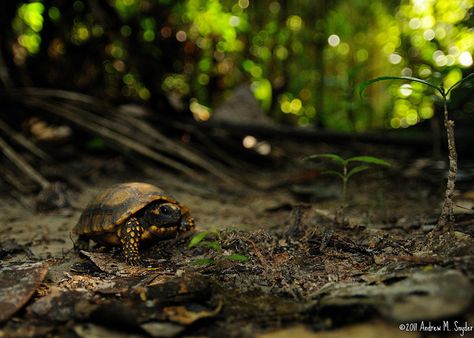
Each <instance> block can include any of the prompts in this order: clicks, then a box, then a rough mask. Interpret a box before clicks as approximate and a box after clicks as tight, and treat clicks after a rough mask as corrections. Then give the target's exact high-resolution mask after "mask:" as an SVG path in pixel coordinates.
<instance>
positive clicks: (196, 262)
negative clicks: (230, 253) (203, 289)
mask: <svg viewBox="0 0 474 338" xmlns="http://www.w3.org/2000/svg"><path fill="white" fill-rule="evenodd" d="M191 264H192V265H198V266H202V265H211V264H214V260H213V259H211V258H198V259H195V260H193V261H192V262H191Z"/></svg>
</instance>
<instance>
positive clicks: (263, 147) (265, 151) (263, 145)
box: [255, 141, 272, 155]
mask: <svg viewBox="0 0 474 338" xmlns="http://www.w3.org/2000/svg"><path fill="white" fill-rule="evenodd" d="M255 150H256V151H257V153H259V154H260V155H269V154H270V153H271V151H272V146H271V145H270V143H268V142H265V141H263V142H260V143H258V144H257V145H256V146H255Z"/></svg>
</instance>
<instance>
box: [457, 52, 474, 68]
mask: <svg viewBox="0 0 474 338" xmlns="http://www.w3.org/2000/svg"><path fill="white" fill-rule="evenodd" d="M458 60H459V64H460V65H461V66H464V67H469V66H471V65H472V56H471V53H469V52H467V51H466V52H462V53H461V54H460V55H459V58H458Z"/></svg>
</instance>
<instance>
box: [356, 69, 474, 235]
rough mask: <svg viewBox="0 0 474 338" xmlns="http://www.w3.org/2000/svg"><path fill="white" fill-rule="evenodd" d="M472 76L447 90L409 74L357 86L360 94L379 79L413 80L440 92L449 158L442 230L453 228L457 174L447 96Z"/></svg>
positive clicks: (471, 75) (372, 80) (452, 127)
mask: <svg viewBox="0 0 474 338" xmlns="http://www.w3.org/2000/svg"><path fill="white" fill-rule="evenodd" d="M473 78H474V73H471V74H469V75H468V76H466V77H465V78H464V79H461V80H460V81H458V82H456V83H455V84H453V85H452V86H451V87H449V88H448V89H447V90H446V89H445V88H444V86H443V84H441V85H440V86H437V85H435V84H433V83H431V82H428V81H425V80H421V79H418V78H416V77H411V76H381V77H377V78H375V79H371V80H368V81H365V82H363V83H362V84H360V86H359V94H360V96H362V93H363V92H364V90H365V89H366V88H367V87H368V86H370V85H371V84H373V83H376V82H380V81H387V80H405V81H414V82H419V83H422V84H424V85H426V86H428V87H430V88H432V89H434V90H435V91H437V92H438V93H439V94H441V97H442V100H443V107H444V126H445V128H446V133H447V139H448V159H449V172H448V180H447V183H446V190H445V197H444V203H443V207H442V209H441V214H440V217H439V220H438V228H440V229H442V230H443V231H445V232H446V231H449V232H452V230H453V228H454V211H453V208H454V202H453V195H454V187H455V184H456V174H457V159H458V158H457V153H456V144H455V142H454V121H452V120H450V119H449V115H448V97H449V94H450V93H451V92H452V91H453V90H454V89H455V88H457V87H458V86H460V85H461V84H462V83H464V82H466V81H467V80H472V79H473Z"/></svg>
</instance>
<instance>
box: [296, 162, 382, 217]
mask: <svg viewBox="0 0 474 338" xmlns="http://www.w3.org/2000/svg"><path fill="white" fill-rule="evenodd" d="M317 159H329V160H331V161H334V162H336V163H337V164H339V165H340V166H341V169H340V171H336V170H326V171H323V172H322V173H323V174H325V175H333V176H336V177H339V178H340V179H341V181H342V192H341V211H342V221H343V223H344V209H345V207H346V203H347V184H348V183H349V180H350V179H351V177H352V176H354V175H355V174H358V173H361V172H363V171H367V170H369V169H370V168H371V166H372V165H380V166H386V167H388V166H390V163H388V162H387V161H385V160H382V159H380V158H377V157H373V156H355V157H350V158H347V159H344V158H342V157H341V156H339V155H336V154H315V155H311V156H308V157H306V158H305V160H307V161H310V160H317ZM352 163H362V164H361V165H356V166H354V167H350V165H351V164H352Z"/></svg>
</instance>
